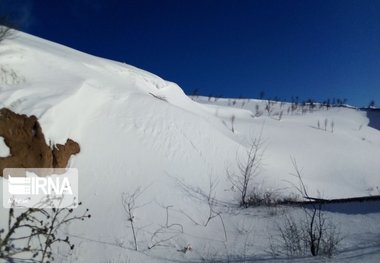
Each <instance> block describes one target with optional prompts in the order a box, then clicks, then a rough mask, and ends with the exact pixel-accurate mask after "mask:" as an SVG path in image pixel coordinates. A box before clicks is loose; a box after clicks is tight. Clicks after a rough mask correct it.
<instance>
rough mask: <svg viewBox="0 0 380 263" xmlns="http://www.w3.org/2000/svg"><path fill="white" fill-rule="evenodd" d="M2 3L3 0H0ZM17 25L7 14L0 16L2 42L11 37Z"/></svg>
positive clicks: (0, 37)
mask: <svg viewBox="0 0 380 263" xmlns="http://www.w3.org/2000/svg"><path fill="white" fill-rule="evenodd" d="M0 5H1V0H0ZM14 27H15V25H14V24H13V23H12V22H11V20H10V19H9V18H8V17H7V16H4V15H3V16H0V42H1V41H3V40H4V39H6V38H7V37H9V36H10V35H11V33H12V28H14Z"/></svg>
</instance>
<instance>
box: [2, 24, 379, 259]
mask: <svg viewBox="0 0 380 263" xmlns="http://www.w3.org/2000/svg"><path fill="white" fill-rule="evenodd" d="M0 57H1V65H0V67H1V71H0V107H7V108H9V109H11V110H13V111H15V112H17V113H23V114H27V115H32V114H33V115H35V116H36V117H37V118H38V119H39V121H40V124H41V127H42V129H43V131H44V134H45V138H46V140H47V143H51V144H57V143H61V144H62V143H65V142H66V140H67V138H71V139H73V140H75V141H76V142H78V143H79V144H80V147H81V153H80V154H78V155H77V156H75V157H74V158H72V159H71V162H70V167H75V168H78V170H79V178H80V179H79V180H80V182H79V196H80V199H81V200H82V201H83V203H84V205H85V206H86V207H88V208H90V210H91V213H92V219H91V220H88V221H87V222H86V223H85V224H79V225H72V226H71V228H70V231H69V233H70V235H71V236H72V237H73V238H77V239H76V241H77V242H78V243H79V246H78V249H77V251H78V252H75V253H74V254H73V255H71V258H70V259H69V261H70V260H73V261H78V262H90V261H91V262H95V261H96V262H109V261H112V262H119V261H120V262H121V261H123V260H127V259H132V260H133V261H132V262H144V261H146V260H148V259H151V260H152V262H153V261H154V262H155V261H159V260H162V261H166V260H168V259H176V260H184V261H188V260H190V259H193V260H200V258H202V256H204V255H205V254H207V253H209V254H212V251H214V250H215V251H218V253H219V254H220V255H223V252H220V251H221V250H222V251H223V250H225V247H226V242H227V241H226V240H225V235H224V233H223V232H224V231H221V223H220V222H219V221H217V220H213V221H212V222H211V223H210V224H209V225H208V226H207V227H203V226H201V223H200V222H205V221H206V220H207V216H208V214H207V213H208V206H207V203H204V202H202V200H199V198H198V199H197V198H196V195H197V193H199V189H198V190H196V189H197V188H200V189H201V190H202V191H204V192H207V191H208V190H209V184H210V181H211V182H212V183H213V184H214V185H215V194H216V195H217V198H218V199H219V200H221V201H223V202H225V204H234V203H236V192H234V191H233V189H232V188H231V183H230V182H229V180H228V179H227V176H226V169H227V168H228V169H230V171H236V169H237V167H236V165H237V161H236V159H237V158H238V159H243V158H244V157H245V149H246V147H248V146H249V143H250V141H251V140H252V139H254V138H258V137H259V136H260V134H261V137H262V141H263V146H262V147H263V150H264V149H265V152H264V155H263V161H262V165H261V169H260V173H259V175H258V176H257V177H256V178H255V179H254V180H255V181H254V185H255V186H256V187H257V188H260V189H272V190H273V191H276V192H280V193H282V194H285V195H286V194H289V193H292V192H294V191H295V189H294V188H293V186H292V183H297V181H296V178H294V177H293V176H292V175H290V173H292V172H294V168H293V167H292V162H291V157H292V158H294V159H295V160H297V163H298V165H299V166H300V167H301V168H303V170H302V172H303V175H304V181H305V184H306V185H307V186H308V189H309V191H310V193H311V194H312V195H313V196H317V195H321V196H322V197H326V198H331V197H351V196H361V195H368V194H379V193H378V190H377V189H378V188H377V187H379V186H380V177H379V171H380V162H379V159H378V156H380V132H379V131H377V130H375V129H373V128H370V127H368V119H367V117H366V115H365V113H363V112H361V111H356V110H354V109H347V108H333V109H329V110H327V109H320V110H315V111H313V112H304V113H302V112H299V111H296V112H293V113H288V112H287V108H288V107H289V106H290V105H289V104H280V103H277V104H274V105H273V106H272V111H271V113H270V114H268V113H265V105H266V102H265V101H256V100H249V101H246V100H245V101H244V105H242V102H243V100H238V101H237V103H236V104H235V105H231V101H229V100H227V99H225V100H218V101H216V102H215V101H211V102H209V101H208V99H207V98H202V97H201V98H194V100H192V99H190V98H188V97H187V96H186V95H185V94H184V93H183V91H182V90H181V89H180V87H178V86H177V85H176V84H174V83H171V82H168V81H165V80H163V79H161V78H159V77H157V76H155V75H153V74H151V73H149V72H146V71H143V70H140V69H137V68H135V67H132V66H129V65H126V64H123V63H118V62H114V61H110V60H106V59H102V58H97V57H94V56H90V55H87V54H84V53H81V52H78V51H75V50H72V49H70V48H67V47H64V46H61V45H58V44H55V43H52V42H49V41H46V40H42V39H40V38H37V37H34V36H31V35H28V34H25V33H21V32H18V33H17V34H16V35H15V37H14V38H12V39H9V40H5V41H4V42H3V43H1V44H0ZM229 104H230V105H229ZM256 105H258V106H256ZM257 107H258V108H259V111H261V112H262V115H261V116H258V115H260V114H257ZM281 111H283V113H282V117H281V120H279V114H280V112H281ZM232 116H234V121H233V125H234V132H232V126H231V125H232ZM325 120H327V121H328V123H329V124H328V127H327V128H326V131H325V130H324V126H323V125H324V121H325ZM318 121H319V123H320V127H321V128H320V129H318ZM332 122H333V123H334V125H333V132H331V128H332V127H331V123H332ZM0 142H1V140H0ZM0 148H1V151H0V152H1V153H2V154H3V155H6V153H7V149H6V147H5V146H4V145H2V144H0ZM1 180H2V179H1ZM186 187H188V188H191V189H195V191H193V192H191V191H190V192H189V191H188V188H187V190H186ZM138 188H140V189H143V193H142V194H141V195H140V197H139V199H138V200H137V202H138V204H139V205H141V207H140V208H139V209H137V211H136V225H137V226H138V227H139V229H138V240H139V247H141V251H140V252H138V253H133V252H131V251H129V250H128V249H130V248H132V247H133V244H132V243H131V242H132V239H131V232H130V231H131V230H130V229H129V228H128V227H129V225H128V221H127V219H126V218H127V217H126V214H125V211H123V208H122V204H121V198H122V195H123V193H132V192H134V191H135V190H136V189H138ZM376 191H377V192H376ZM169 207H170V208H169ZM230 208H231V209H232V210H233V205H231V207H230ZM226 210H229V208H228V207H227V208H226V206H223V211H225V213H226V216H225V222H226V225H227V230H226V231H227V233H228V235H229V239H228V242H229V245H230V247H229V248H228V249H229V250H230V253H239V252H238V251H240V249H241V246H242V245H244V244H242V243H241V242H240V241H239V240H240V239H239V238H241V237H239V234H238V232H236V229H237V228H239V227H243V225H246V224H248V222H249V225H250V227H251V225H252V222H250V217H249V216H250V215H249V214H239V215H238V214H236V213H234V212H231V213H229V211H226ZM167 211H169V221H170V222H171V223H177V224H180V225H181V227H182V230H183V231H181V233H177V232H176V235H175V237H173V238H170V239H169V240H168V241H166V242H164V244H163V245H165V246H163V247H161V246H158V247H157V248H155V249H151V250H148V249H147V247H148V246H149V244H152V243H154V242H157V240H156V239H157V237H156V236H154V234H153V233H154V232H155V231H156V230H157V229H159V228H160V226H162V225H163V224H165V220H166V216H167V214H166V212H167ZM0 213H1V215H2V217H1V221H2V223H4V220H5V216H3V215H5V214H6V211H5V210H4V209H3V210H1V211H0ZM367 219H368V220H369V223H368V225H367V226H365V227H367V229H366V228H365V227H364V228H363V229H361V232H360V233H367V232H368V233H370V232H371V229H372V228H374V227H375V226H376V221H377V219H378V217H377V216H376V215H375V216H374V215H372V216H370V217H369V218H367ZM273 220H274V219H273ZM273 220H272V219H271V220H270V222H269V221H268V222H264V221H265V220H264V221H263V220H262V219H261V221H260V220H259V223H258V224H257V225H255V227H258V229H256V230H255V231H256V233H257V234H256V236H255V237H253V240H252V242H253V243H256V242H254V240H256V239H264V236H265V235H266V234H267V233H266V229H267V228H268V227H269V228H270V227H271V226H272V225H271V222H272V221H273ZM342 220H345V219H342ZM195 221H196V222H197V223H198V225H197V224H194V223H195ZM359 221H360V220H359V218H354V219H353V220H351V221H350V222H351V223H352V222H354V223H356V222H359ZM354 223H353V224H354ZM252 227H253V226H252ZM264 228H265V229H264ZM358 231H359V230H358ZM366 231H367V232H366ZM166 234H167V233H166ZM162 239H164V237H162ZM159 240H161V239H159ZM234 240H235V241H236V242H234ZM267 243H268V242H262V243H261V244H259V245H258V246H257V247H255V248H253V250H252V251H253V252H252V253H260V252H259V251H261V252H264V251H265V247H266V246H267ZM188 244H191V246H192V248H193V250H192V253H188V254H183V253H181V252H179V251H178V250H181V249H182V248H183V247H185V246H187V245H188Z"/></svg>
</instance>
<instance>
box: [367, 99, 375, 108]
mask: <svg viewBox="0 0 380 263" xmlns="http://www.w3.org/2000/svg"><path fill="white" fill-rule="evenodd" d="M374 107H375V101H374V100H371V101H370V103H369V105H368V108H374Z"/></svg>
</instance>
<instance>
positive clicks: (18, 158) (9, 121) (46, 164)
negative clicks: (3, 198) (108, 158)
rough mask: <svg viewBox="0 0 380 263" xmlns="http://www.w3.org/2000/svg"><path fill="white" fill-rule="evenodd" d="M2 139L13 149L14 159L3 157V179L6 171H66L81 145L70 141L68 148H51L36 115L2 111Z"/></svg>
mask: <svg viewBox="0 0 380 263" xmlns="http://www.w3.org/2000/svg"><path fill="white" fill-rule="evenodd" d="M0 136H1V137H3V138H4V142H5V144H6V145H7V146H8V148H9V150H10V156H8V157H0V174H1V175H0V176H2V171H3V169H4V168H65V167H66V166H67V164H68V161H69V159H70V157H71V155H73V154H77V153H79V152H80V147H79V144H78V143H77V142H75V141H73V140H71V139H68V140H67V141H66V143H65V144H64V145H62V144H57V145H55V146H54V147H53V149H51V147H50V146H49V145H47V144H46V142H45V136H44V134H43V132H42V129H41V126H40V124H39V122H38V120H37V118H36V117H35V116H33V115H32V116H29V117H28V116H26V115H24V114H22V115H21V114H17V113H14V112H13V111H11V110H9V109H7V108H2V109H0Z"/></svg>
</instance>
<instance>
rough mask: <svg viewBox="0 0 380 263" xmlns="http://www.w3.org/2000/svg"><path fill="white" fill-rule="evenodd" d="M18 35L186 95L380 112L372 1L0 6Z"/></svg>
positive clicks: (89, 0)
mask: <svg viewBox="0 0 380 263" xmlns="http://www.w3.org/2000/svg"><path fill="white" fill-rule="evenodd" d="M0 5H1V8H0V9H1V12H2V13H3V14H4V13H6V14H8V15H9V16H10V17H11V18H13V19H14V20H15V21H16V22H18V23H19V25H20V28H21V30H22V31H25V32H28V33H31V34H34V35H37V36H40V37H43V38H46V39H49V40H51V41H55V42H58V43H61V44H64V45H67V46H69V47H72V48H75V49H78V50H81V51H84V52H87V53H90V54H93V55H97V56H101V57H105V58H109V59H114V60H117V61H121V62H126V63H128V64H131V65H134V66H137V67H140V68H143V69H145V70H148V71H151V72H153V73H155V74H157V75H159V76H161V77H163V78H164V79H167V80H171V81H174V82H176V83H178V84H179V85H180V86H181V87H182V88H183V89H184V90H185V92H186V93H188V94H189V93H191V92H192V90H194V89H198V90H199V91H200V93H201V94H204V95H209V94H214V95H223V96H225V97H239V96H240V95H242V96H245V97H258V96H259V93H260V91H264V92H265V94H266V95H265V96H266V98H273V97H275V96H277V97H279V98H283V99H288V100H289V99H290V98H291V97H292V96H299V97H300V99H308V98H313V99H318V100H324V99H326V98H333V97H336V98H341V99H343V98H347V99H348V103H350V104H353V105H356V106H364V105H368V103H369V101H370V100H371V99H374V100H375V101H376V105H377V106H379V104H380V0H375V1H370V0H358V1H351V0H343V1H337V0H329V1H327V0H325V1H318V0H299V1H291V0H288V1H281V0H276V1H271V0H263V1H254V0H251V1H247V0H240V1H239V0H235V1H234V0H231V1H224V0H212V1H211V0H151V1H148V0H133V1H132V0H120V1H116V0H107V1H106V0H104V1H101V0H75V1H63V0H49V1H37V0H36V1H32V0H29V1H28V0H0Z"/></svg>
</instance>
